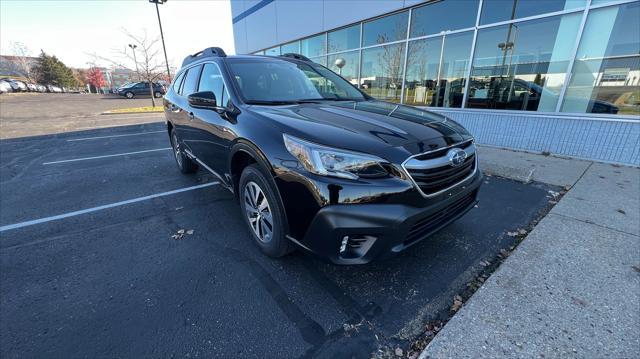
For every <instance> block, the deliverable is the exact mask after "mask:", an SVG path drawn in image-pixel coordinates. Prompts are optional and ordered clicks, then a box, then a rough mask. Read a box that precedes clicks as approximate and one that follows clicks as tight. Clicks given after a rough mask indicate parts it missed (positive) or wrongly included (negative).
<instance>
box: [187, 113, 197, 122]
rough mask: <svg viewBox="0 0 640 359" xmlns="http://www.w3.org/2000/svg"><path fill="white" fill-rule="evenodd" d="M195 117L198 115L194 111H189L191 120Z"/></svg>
mask: <svg viewBox="0 0 640 359" xmlns="http://www.w3.org/2000/svg"><path fill="white" fill-rule="evenodd" d="M195 117H196V116H195V115H194V114H193V112H189V120H191V121H193V119H194V118H195Z"/></svg>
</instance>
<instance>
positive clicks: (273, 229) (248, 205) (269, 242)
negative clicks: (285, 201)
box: [238, 164, 292, 258]
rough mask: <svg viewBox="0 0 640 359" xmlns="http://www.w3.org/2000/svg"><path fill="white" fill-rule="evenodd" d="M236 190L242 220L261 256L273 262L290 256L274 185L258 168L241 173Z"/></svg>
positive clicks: (250, 168) (248, 167) (281, 211)
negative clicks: (278, 258) (266, 256)
mask: <svg viewBox="0 0 640 359" xmlns="http://www.w3.org/2000/svg"><path fill="white" fill-rule="evenodd" d="M238 188H239V192H238V197H239V200H240V207H241V209H242V216H243V217H244V220H245V223H246V224H247V225H248V226H249V230H250V232H251V236H252V237H253V239H254V241H255V242H256V243H257V244H258V246H259V247H260V249H261V250H262V252H263V253H265V254H266V255H268V256H269V257H274V258H276V257H282V256H284V255H286V254H287V253H289V252H291V250H292V247H291V243H290V242H289V240H288V239H287V238H286V236H285V232H286V231H285V220H286V219H285V215H284V210H283V208H282V206H281V204H280V201H279V200H278V198H277V197H276V196H277V193H276V191H275V189H274V188H273V185H272V184H271V183H270V182H269V181H268V179H267V178H266V176H265V175H264V174H263V172H262V171H261V170H260V167H259V166H258V165H257V164H253V165H250V166H247V167H246V168H245V169H244V171H242V175H241V176H240V185H239V186H238Z"/></svg>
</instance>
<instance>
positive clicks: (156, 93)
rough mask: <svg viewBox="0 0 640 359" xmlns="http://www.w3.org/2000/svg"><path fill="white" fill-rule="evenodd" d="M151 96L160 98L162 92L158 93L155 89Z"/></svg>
mask: <svg viewBox="0 0 640 359" xmlns="http://www.w3.org/2000/svg"><path fill="white" fill-rule="evenodd" d="M153 97H155V98H160V97H162V93H160V91H156V92H154V93H153Z"/></svg>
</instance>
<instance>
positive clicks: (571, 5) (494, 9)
mask: <svg viewBox="0 0 640 359" xmlns="http://www.w3.org/2000/svg"><path fill="white" fill-rule="evenodd" d="M586 2H587V1H586V0H484V1H483V2H482V15H481V16H480V24H481V25H484V24H491V23H494V22H500V21H506V20H513V19H521V18H523V17H529V16H534V15H540V14H545V13H550V12H556V11H563V10H571V9H578V8H582V7H584V6H585V4H586Z"/></svg>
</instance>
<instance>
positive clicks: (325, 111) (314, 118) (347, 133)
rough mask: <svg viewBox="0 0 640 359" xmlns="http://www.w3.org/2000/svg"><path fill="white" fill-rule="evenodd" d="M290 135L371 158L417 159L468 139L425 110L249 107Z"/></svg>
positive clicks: (341, 105) (334, 104) (348, 105)
mask: <svg viewBox="0 0 640 359" xmlns="http://www.w3.org/2000/svg"><path fill="white" fill-rule="evenodd" d="M251 110H252V111H253V112H255V113H257V114H260V115H262V116H265V117H267V118H268V119H270V120H272V121H275V123H276V124H277V125H280V126H282V127H284V128H283V129H282V130H283V132H285V133H288V134H290V135H293V136H297V137H300V138H302V139H305V140H307V141H311V142H315V143H318V144H322V145H326V146H331V147H336V148H342V149H348V150H352V151H359V152H366V153H371V154H376V155H379V156H381V157H385V158H387V159H390V160H391V158H389V157H395V156H399V157H398V158H402V159H404V158H406V156H407V154H409V155H412V154H417V153H422V152H426V151H431V150H435V149H438V148H441V147H446V146H450V145H452V144H455V143H459V142H462V141H465V140H468V139H471V138H472V137H471V135H470V134H469V133H468V132H467V130H465V129H464V128H463V127H462V126H460V125H459V124H458V123H456V122H455V121H453V120H451V119H449V118H447V117H445V116H443V115H440V114H437V113H434V112H430V111H427V110H423V109H419V108H415V107H411V106H402V105H397V104H393V103H388V102H383V101H358V102H353V101H348V102H339V101H326V102H324V101H323V102H318V103H305V104H299V105H290V106H277V107H274V106H251Z"/></svg>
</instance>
